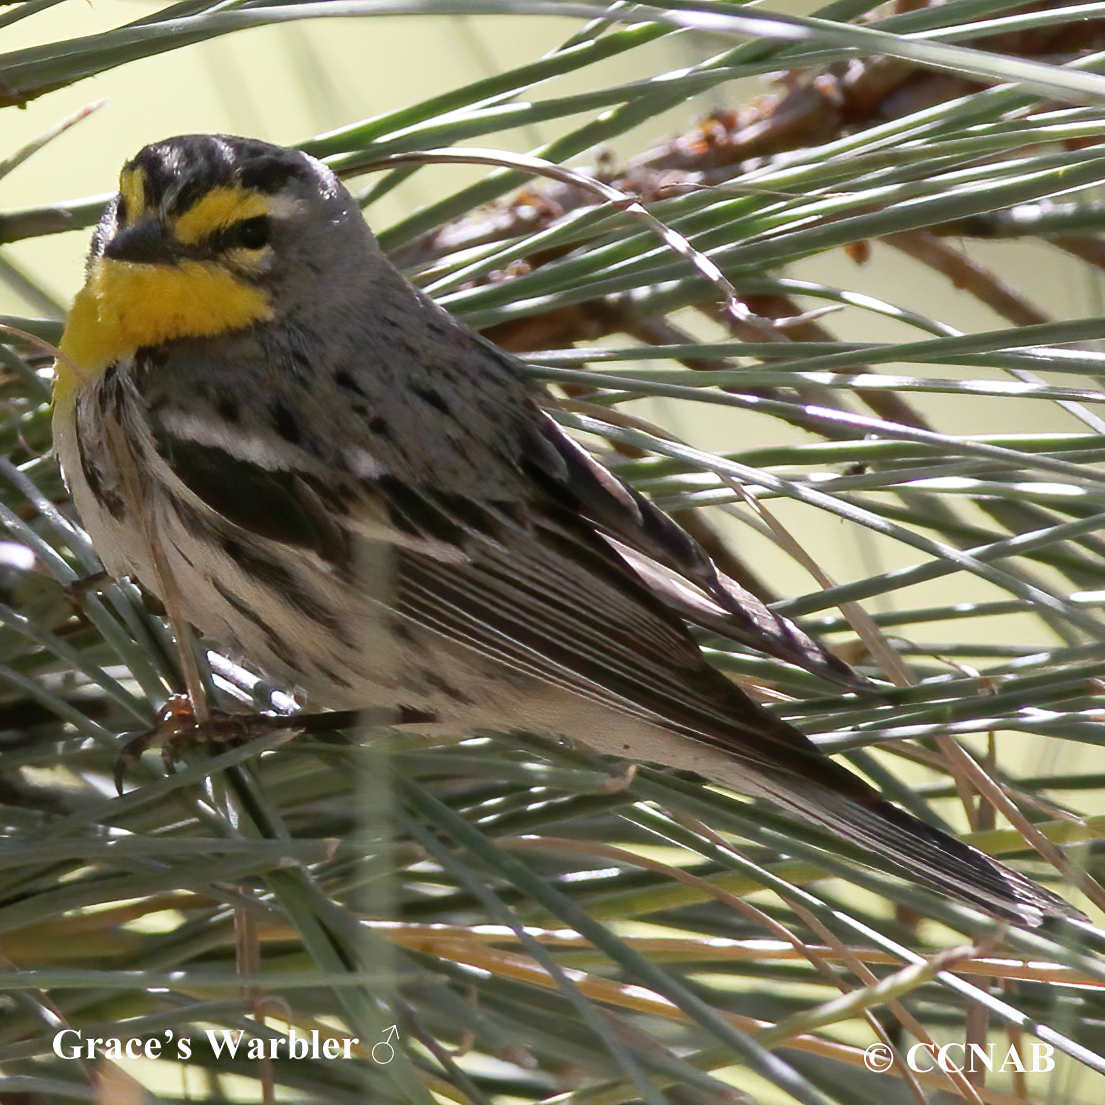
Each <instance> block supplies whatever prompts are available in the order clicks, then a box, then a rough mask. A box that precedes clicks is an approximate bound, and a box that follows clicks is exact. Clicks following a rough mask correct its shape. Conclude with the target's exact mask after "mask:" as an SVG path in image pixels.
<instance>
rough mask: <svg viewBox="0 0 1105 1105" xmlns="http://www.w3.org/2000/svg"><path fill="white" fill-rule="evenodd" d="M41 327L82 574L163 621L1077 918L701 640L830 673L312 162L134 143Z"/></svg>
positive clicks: (361, 694) (284, 666) (385, 699)
mask: <svg viewBox="0 0 1105 1105" xmlns="http://www.w3.org/2000/svg"><path fill="white" fill-rule="evenodd" d="M62 352H63V354H64V356H63V357H62V358H61V359H60V360H59V362H58V365H57V382H56V388H55V403H56V407H55V414H54V432H55V437H56V443H57V453H58V456H59V457H60V460H61V464H62V468H63V470H64V473H65V477H66V480H67V481H68V484H69V487H70V489H71V491H72V495H73V499H74V501H75V503H76V505H77V508H78V509H79V511H80V514H81V517H82V519H83V520H84V523H85V525H86V526H87V528H88V532H89V534H90V535H91V538H92V540H93V542H94V544H95V546H96V548H97V549H98V551H99V553H100V555H101V557H102V559H103V562H104V564H105V566H106V567H107V569H108V570H109V571H110V572H111V573H113V574H114V575H115V576H119V577H121V576H132V577H135V578H136V579H137V580H139V581H140V582H141V583H142V584H143V585H144V586H145V587H146V588H147V589H148V590H149V591H151V592H153V593H155V594H156V595H158V596H160V597H161V599H162V600H163V601H164V603H165V605H166V608H167V610H168V611H169V613H170V616H171V617H173V618H174V620H175V621H176V622H177V625H176V628H177V630H178V632H179V630H180V627H181V625H184V624H186V623H191V624H192V625H193V626H195V627H196V628H197V629H198V630H199V631H200V632H201V633H202V634H204V635H206V636H207V637H210V638H212V639H214V640H215V641H217V642H219V643H220V644H221V645H222V646H223V647H225V648H226V649H227V650H229V651H231V652H232V653H233V654H236V655H238V656H239V657H244V658H246V659H248V660H249V661H250V662H252V663H253V664H255V665H257V666H258V667H259V668H261V669H262V670H263V671H264V672H266V673H267V674H268V675H269V676H271V677H273V678H275V679H277V680H281V681H283V682H285V683H286V684H287V685H289V686H290V687H294V688H297V689H298V690H299V691H300V693H301V694H303V695H304V696H305V698H306V700H307V701H309V702H311V703H313V704H316V705H321V706H326V707H338V708H357V707H368V706H373V707H382V706H394V707H396V712H395V719H396V721H402V720H404V718H409V716H410V715H411V714H412V712H417V714H418V716H419V717H420V718H422V719H423V722H424V724H425V726H426V727H436V728H435V729H434V731H435V732H437V731H441V732H451V733H453V734H458V735H462V734H464V733H466V732H469V731H472V730H474V729H496V730H500V731H509V730H511V729H512V728H513V729H528V730H536V731H544V732H548V733H552V734H557V735H560V736H564V737H568V738H571V739H576V740H579V741H581V742H583V743H584V744H586V745H588V746H590V747H591V748H593V749H595V750H597V751H599V752H602V753H608V754H612V755H615V756H620V757H624V758H628V759H630V760H636V761H651V762H659V763H661V764H667V765H672V766H676V767H680V768H685V769H689V770H691V771H694V772H697V773H699V774H700V775H703V776H706V777H707V778H710V779H713V780H717V781H719V782H721V783H723V784H726V785H729V786H731V787H732V788H733V789H735V790H737V791H739V792H740V793H742V794H746V795H752V796H755V797H765V798H768V799H770V800H772V801H773V802H775V803H777V804H778V805H779V806H782V807H784V808H785V809H786V810H788V811H790V812H791V813H793V814H797V815H799V816H800V817H802V818H806V819H808V820H810V821H813V822H815V823H817V824H820V825H822V826H826V827H828V828H829V829H830V830H832V831H835V832H836V833H839V834H840V835H841V836H843V837H845V838H847V839H849V840H852V841H855V842H858V843H859V844H861V845H863V846H864V847H866V848H869V849H871V850H873V851H876V852H878V853H881V854H883V855H884V856H885V857H888V858H890V859H891V860H893V861H895V862H896V863H897V864H898V865H899V866H900V867H901V868H903V869H904V870H905V871H906V873H907V874H908V875H910V876H912V877H914V878H917V879H919V880H922V881H923V882H925V883H927V884H929V885H930V886H933V887H935V888H938V889H940V890H942V891H944V892H946V893H948V894H950V895H952V896H954V897H956V898H959V899H961V900H962V901H965V902H967V903H970V904H972V905H974V906H976V907H979V908H981V909H982V910H984V911H986V912H988V913H990V914H992V915H995V916H997V917H1000V918H1004V919H1008V920H1011V921H1014V922H1018V923H1026V924H1037V923H1039V922H1040V921H1041V920H1042V919H1044V918H1045V917H1049V916H1056V915H1063V914H1071V913H1073V912H1074V911H1072V910H1071V908H1070V907H1069V906H1067V905H1066V904H1065V903H1064V902H1063V901H1061V900H1060V899H1059V898H1057V897H1055V896H1054V895H1052V894H1051V893H1049V892H1048V891H1046V890H1044V889H1042V888H1040V887H1038V886H1037V885H1035V884H1034V883H1032V882H1031V881H1029V880H1028V879H1026V878H1025V877H1023V876H1022V875H1020V874H1017V873H1016V872H1014V871H1012V870H1010V869H1009V868H1007V867H1005V866H1003V865H1001V864H999V863H997V862H996V861H994V860H992V859H990V858H988V857H987V856H985V855H983V854H982V853H981V852H978V851H976V850H974V849H972V848H970V847H968V846H966V845H964V844H962V843H961V842H959V841H958V840H955V839H953V838H952V837H950V836H948V835H946V834H944V833H943V832H940V831H939V830H937V829H935V828H933V827H930V826H928V825H926V824H923V823H922V822H920V821H918V820H916V819H915V818H913V817H911V816H909V815H908V814H906V813H904V812H902V811H901V810H899V809H897V808H896V807H894V806H892V805H890V804H889V803H887V802H886V801H884V800H883V799H882V798H880V797H879V795H878V794H877V793H876V792H875V791H874V790H873V789H872V788H871V787H870V786H868V785H867V784H866V783H865V782H863V781H862V780H860V779H859V778H857V777H856V776H854V775H852V774H851V773H850V772H849V771H847V770H846V769H845V768H843V767H841V766H840V765H838V764H837V763H835V762H834V761H832V760H830V759H828V758H827V757H826V756H824V755H822V754H821V753H820V752H819V751H818V750H817V749H816V748H815V746H814V745H813V744H812V743H811V742H810V741H809V740H808V739H807V738H806V737H805V736H804V735H803V734H802V733H800V732H798V730H796V729H794V728H792V727H791V726H790V725H787V724H786V723H784V722H783V721H781V720H779V719H778V718H776V717H775V716H773V715H772V714H771V713H769V712H768V711H766V710H764V709H762V708H761V707H760V706H758V705H757V704H756V703H754V702H753V701H752V700H751V699H750V698H748V697H747V696H746V695H745V694H744V693H743V692H742V691H741V690H740V689H739V688H738V687H737V686H735V685H734V684H733V683H732V682H730V681H729V680H728V679H726V678H725V677H724V676H722V675H721V674H720V673H719V672H718V671H717V670H715V669H714V668H713V667H711V666H710V665H709V664H707V663H706V661H705V660H704V659H703V656H702V653H701V652H700V650H699V648H698V646H697V645H696V644H695V641H694V639H693V637H692V635H691V632H690V630H689V626H690V625H694V626H699V627H703V628H705V629H708V630H710V631H712V632H714V633H719V634H722V635H724V636H726V637H728V638H730V639H732V640H735V641H738V642H741V643H743V644H745V645H751V646H752V647H754V648H756V649H759V650H760V651H763V652H767V653H770V654H773V655H774V656H777V657H781V658H783V659H785V660H789V661H791V662H793V663H797V664H801V665H803V666H805V667H807V668H809V669H811V670H813V671H817V672H820V673H822V674H825V675H828V676H831V677H837V678H839V679H842V680H844V681H848V680H849V679H850V678H854V677H852V676H851V675H850V669H848V668H847V667H846V666H845V665H843V664H842V663H841V662H840V661H838V660H836V659H835V658H833V657H832V656H831V655H830V654H828V653H827V652H825V651H824V650H823V649H821V648H820V646H818V645H817V644H816V643H815V642H814V641H812V640H811V639H810V638H809V637H807V636H806V635H805V634H804V633H803V632H802V631H801V630H800V629H799V628H798V627H797V626H795V625H793V624H792V623H790V622H788V621H786V620H785V619H783V618H780V617H778V616H776V615H775V614H773V613H772V612H771V611H769V610H768V609H767V608H766V607H765V606H764V605H763V604H762V603H761V602H759V601H758V600H757V599H756V598H755V597H753V596H752V595H750V594H749V593H747V592H746V591H744V590H743V589H742V588H740V587H739V586H738V585H737V584H736V583H735V582H733V581H732V580H731V579H728V578H727V577H726V576H724V575H723V574H722V573H721V572H720V571H719V570H718V569H717V568H716V567H715V565H714V564H713V563H712V562H711V560H710V558H709V557H708V556H707V555H706V553H705V552H704V551H703V549H702V548H701V547H699V545H697V544H696V543H695V542H694V541H693V540H691V538H690V537H688V536H687V534H686V533H685V532H684V531H683V530H681V529H680V528H679V527H678V526H677V525H676V524H675V523H674V522H673V521H672V520H671V519H670V518H668V517H667V516H666V515H664V514H663V513H661V512H660V511H659V510H657V509H656V508H655V507H653V506H652V505H651V504H650V503H648V502H647V501H646V500H644V499H643V498H641V497H640V496H639V495H638V494H636V493H635V492H634V491H632V490H631V489H629V488H628V487H626V486H625V485H623V484H622V483H621V482H619V480H618V479H617V478H616V477H615V476H613V475H612V474H611V473H610V472H609V471H607V470H606V469H605V468H603V467H602V466H601V465H600V464H599V463H597V462H596V461H595V460H594V459H593V458H592V457H591V456H590V454H589V453H587V452H585V451H584V450H583V449H582V448H581V447H580V446H579V445H578V444H576V443H575V442H574V441H573V440H571V439H570V438H569V437H567V436H566V435H565V434H564V433H563V432H562V431H561V430H560V428H559V427H558V425H557V424H556V423H555V422H554V421H553V420H552V419H551V418H550V417H549V416H548V415H547V414H546V413H545V412H544V411H543V409H542V405H541V404H542V400H543V399H544V398H545V396H544V393H543V391H542V390H541V389H540V388H539V387H538V386H537V385H536V384H535V383H534V382H533V380H532V378H531V377H530V376H529V375H528V374H527V372H526V370H525V369H524V368H523V366H522V365H521V364H520V363H519V362H518V361H517V360H515V359H514V358H513V357H511V356H509V355H507V354H505V353H503V352H502V351H500V350H498V349H496V348H495V347H494V346H492V345H490V344H488V343H487V342H486V341H484V340H482V339H481V338H479V337H477V336H476V335H474V334H472V333H470V332H469V331H467V330H466V329H464V327H462V326H461V325H460V324H459V323H458V322H456V321H455V320H454V319H453V318H452V317H451V316H449V315H448V314H446V313H445V312H444V311H443V310H441V309H440V308H439V307H437V306H436V305H435V304H434V303H433V302H432V301H431V300H430V299H429V298H427V297H426V296H425V295H423V294H422V293H421V292H419V291H418V290H417V289H416V288H414V287H413V286H412V285H411V284H409V283H408V282H407V281H406V280H405V279H404V278H403V276H401V275H400V273H399V272H398V271H397V270H396V269H395V268H393V267H392V265H391V264H390V263H389V262H388V260H387V258H386V257H385V256H384V255H383V253H382V252H381V250H380V249H379V247H378V246H377V244H376V241H375V239H374V238H373V236H372V234H371V232H370V231H369V229H368V227H367V226H366V225H365V223H364V220H363V219H362V217H361V214H360V212H359V210H358V209H357V206H356V204H355V203H354V201H353V200H352V198H351V197H350V195H349V193H348V192H347V191H346V190H345V188H343V187H342V185H341V184H340V183H339V182H338V181H337V179H336V178H335V177H334V175H333V174H332V173H331V172H330V171H329V170H328V169H327V168H326V167H325V166H324V165H322V164H320V163H319V162H318V161H315V160H314V159H312V158H310V157H308V156H306V155H304V154H302V153H299V152H297V151H295V150H287V149H280V148H278V147H276V146H271V145H268V144H266V143H264V142H259V141H254V140H250V139H244V138H233V137H224V136H216V135H193V136H189V137H183V138H171V139H168V140H167V141H164V142H159V143H156V144H155V145H151V146H147V147H146V148H145V149H144V150H142V152H141V153H139V154H138V156H137V157H136V158H135V159H134V160H133V161H131V162H129V163H128V164H127V165H126V166H125V167H124V169H123V172H122V178H121V184H120V192H119V195H118V196H117V197H116V198H115V200H114V201H113V202H112V203H111V204H110V206H109V207H108V209H107V211H106V213H105V214H104V217H103V220H102V222H101V223H100V225H99V228H98V229H97V231H96V234H95V237H94V239H93V244H92V251H91V255H90V258H89V262H88V275H87V283H86V284H85V286H84V288H83V289H82V290H81V292H80V293H79V295H78V296H77V299H76V302H75V303H74V305H73V311H72V314H71V315H70V319H69V325H68V328H67V329H66V332H65V338H64V341H63V343H62ZM183 651H184V652H187V651H188V649H186V648H185V649H184V650H183ZM404 709H405V712H404Z"/></svg>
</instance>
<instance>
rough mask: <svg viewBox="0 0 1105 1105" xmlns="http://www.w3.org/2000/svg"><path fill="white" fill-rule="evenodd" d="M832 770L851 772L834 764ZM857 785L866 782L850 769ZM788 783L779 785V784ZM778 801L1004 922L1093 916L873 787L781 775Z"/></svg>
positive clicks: (775, 789)
mask: <svg viewBox="0 0 1105 1105" xmlns="http://www.w3.org/2000/svg"><path fill="white" fill-rule="evenodd" d="M826 767H827V768H828V773H829V774H835V773H836V771H842V770H843V769H842V768H840V767H839V765H835V764H827V765H826ZM848 775H849V779H850V781H852V782H858V780H856V777H855V776H852V775H851V774H850V773H848ZM779 783H781V785H772V784H779ZM765 789H766V791H767V792H768V793H770V796H771V797H772V799H773V800H774V801H775V802H776V803H778V804H779V805H781V806H783V807H784V808H786V809H788V810H789V811H791V812H793V813H795V814H797V815H798V816H800V817H801V818H803V819H804V820H806V821H812V822H813V823H814V824H817V825H820V826H822V827H824V828H827V829H829V830H830V831H832V832H834V833H837V834H839V835H840V836H842V837H844V838H845V839H846V840H849V841H852V842H853V843H855V844H858V845H860V846H861V847H863V848H865V849H867V850H869V851H871V852H874V853H876V854H877V855H879V856H881V857H883V858H884V859H889V860H890V861H891V862H893V863H894V864H895V865H896V866H898V867H899V868H901V869H902V870H903V873H904V874H906V875H907V876H908V877H909V878H911V879H915V880H917V881H918V882H922V883H925V884H926V885H928V886H930V887H932V888H933V889H935V890H938V891H941V892H943V893H945V894H947V895H949V896H951V897H952V898H956V899H958V900H959V901H961V902H964V903H966V904H967V905H970V906H974V907H975V908H977V909H980V910H982V911H983V912H985V913H988V914H990V915H991V916H993V917H997V918H999V919H1000V920H1004V921H1009V922H1011V923H1013V924H1020V925H1026V926H1028V927H1036V926H1039V925H1041V924H1043V922H1044V921H1046V920H1047V919H1049V918H1056V917H1069V918H1080V919H1085V918H1084V915H1083V914H1082V913H1080V912H1079V911H1078V910H1077V909H1075V908H1074V907H1073V906H1071V905H1070V904H1068V903H1067V902H1065V901H1063V899H1062V898H1060V897H1058V896H1057V895H1055V894H1053V893H1051V891H1049V890H1045V889H1044V888H1043V887H1042V886H1038V885H1037V884H1036V883H1034V882H1033V881H1032V880H1031V879H1029V878H1026V877H1025V876H1024V875H1021V874H1019V873H1018V872H1017V871H1014V870H1012V869H1011V868H1009V867H1006V866H1005V864H1003V863H999V862H998V861H997V860H996V859H991V857H990V856H988V855H986V854H985V853H983V852H980V851H979V850H978V849H977V848H972V847H971V846H970V845H969V844H964V843H963V842H962V841H961V840H957V839H956V838H955V837H953V836H950V835H949V834H948V833H945V832H943V831H942V830H940V829H937V828H935V827H934V826H932V825H928V824H926V823H925V822H924V821H920V820H918V819H917V818H916V817H914V816H912V815H911V814H908V813H906V812H905V811H904V810H901V809H898V808H897V807H896V806H892V805H891V804H890V803H889V802H887V801H886V800H885V799H883V798H881V797H879V795H878V794H877V793H876V792H875V791H874V790H871V791H869V793H867V794H863V793H859V794H857V790H856V788H855V787H854V786H853V787H850V788H848V790H850V791H851V793H848V792H846V791H842V788H840V787H834V786H833V785H832V781H831V780H826V782H825V783H824V784H821V783H819V782H817V781H815V780H812V779H809V778H806V779H802V780H800V781H795V780H794V779H793V778H789V777H788V778H786V779H785V780H780V779H775V780H770V781H769V782H768V785H767V787H766V788H765Z"/></svg>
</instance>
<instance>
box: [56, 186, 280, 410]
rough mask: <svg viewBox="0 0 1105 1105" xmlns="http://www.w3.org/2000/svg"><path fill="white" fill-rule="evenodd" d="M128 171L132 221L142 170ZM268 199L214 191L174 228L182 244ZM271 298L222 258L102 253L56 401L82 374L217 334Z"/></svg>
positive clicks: (250, 317) (62, 365)
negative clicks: (126, 257)
mask: <svg viewBox="0 0 1105 1105" xmlns="http://www.w3.org/2000/svg"><path fill="white" fill-rule="evenodd" d="M129 175H130V179H128V174H124V178H123V181H122V194H123V196H124V198H125V199H126V200H127V201H128V205H127V210H128V218H127V223H128V225H133V224H134V222H136V221H137V220H138V219H139V218H141V217H142V216H143V214H144V213H145V212H144V204H143V202H142V200H143V192H144V189H143V187H142V181H141V179H137V180H136V179H134V177H135V176H139V177H140V174H129ZM259 203H264V200H263V198H262V197H260V196H258V195H257V194H256V193H250V192H244V191H243V190H242V189H240V188H215V189H212V191H211V192H209V193H208V194H207V195H205V196H204V197H203V198H202V199H201V200H200V201H199V202H198V203H197V204H195V205H194V206H193V207H192V208H191V209H189V210H188V211H187V212H186V213H185V214H184V215H182V216H181V217H180V218H179V219H178V220H177V221H176V223H175V225H174V226H173V233H174V234H175V237H176V238H177V240H178V241H181V242H184V243H186V244H192V243H193V242H194V241H196V240H198V239H199V237H200V235H201V234H202V233H203V232H204V231H209V230H211V229H212V228H217V227H219V226H220V225H222V224H224V223H226V222H229V221H232V220H233V219H240V218H242V217H248V216H249V215H250V214H252V213H254V211H255V209H256V207H257V205H258V204H259ZM270 314H271V311H270V307H269V303H268V300H267V298H266V297H265V295H264V294H263V293H262V292H261V291H260V290H259V289H257V288H255V287H252V286H251V285H249V284H246V283H243V282H242V281H241V280H239V279H238V278H237V277H235V276H234V274H233V273H232V272H231V271H230V270H229V269H228V268H227V267H226V266H224V265H222V264H219V263H218V262H216V261H206V260H202V261H200V260H176V261H172V260H169V261H166V262H165V263H145V262H143V263H138V262H134V261H121V260H116V259H114V258H110V257H99V258H96V259H95V260H94V261H93V262H92V263H91V265H90V267H89V272H88V279H87V280H86V282H85V285H84V287H83V288H81V290H80V291H79V292H78V293H77V297H76V299H75V300H74V301H73V308H72V310H71V311H70V312H69V320H68V322H67V324H66V327H65V334H64V336H63V337H62V339H61V345H60V347H59V348H60V350H61V352H62V353H63V354H64V359H62V360H59V361H58V364H57V369H56V378H55V384H54V389H55V398H56V399H62V398H65V397H66V396H67V395H68V393H69V392H71V391H72V390H73V389H75V388H78V387H79V386H80V383H81V379H82V375H81V373H82V372H83V373H86V374H87V375H90V376H92V375H96V374H98V373H99V372H101V371H102V370H103V369H105V368H106V367H107V366H108V365H110V364H112V363H113V362H115V361H119V360H122V359H124V358H126V357H130V356H133V354H134V353H135V352H136V351H137V350H139V349H141V348H144V347H147V346H156V345H160V344H162V343H163V342H166V341H170V340H172V339H174V338H198V337H210V336H212V335H214V334H221V333H224V332H226V331H229V330H237V329H240V328H242V327H245V326H249V325H250V324H251V323H254V322H258V321H261V320H263V319H266V318H268V317H269V316H270Z"/></svg>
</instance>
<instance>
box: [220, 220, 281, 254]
mask: <svg viewBox="0 0 1105 1105" xmlns="http://www.w3.org/2000/svg"><path fill="white" fill-rule="evenodd" d="M268 244H269V220H268V217H267V216H265V215H256V216H254V217H253V218H252V219H241V220H240V221H239V222H236V223H231V224H230V226H228V227H227V228H226V229H225V230H224V231H223V232H222V234H220V235H219V246H220V247H221V248H222V249H262V248H263V247H264V246H267V245H268Z"/></svg>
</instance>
